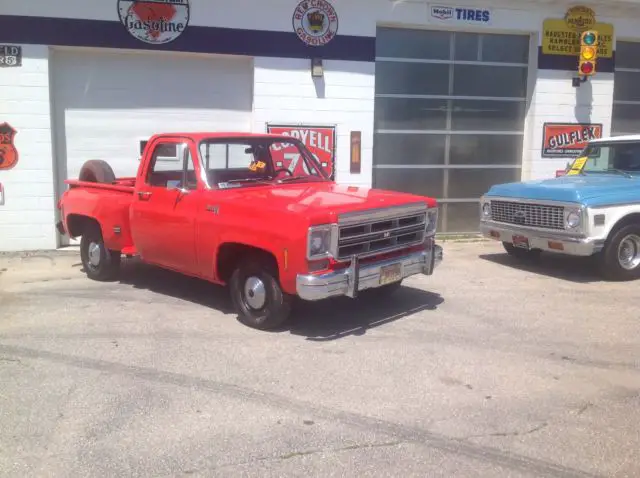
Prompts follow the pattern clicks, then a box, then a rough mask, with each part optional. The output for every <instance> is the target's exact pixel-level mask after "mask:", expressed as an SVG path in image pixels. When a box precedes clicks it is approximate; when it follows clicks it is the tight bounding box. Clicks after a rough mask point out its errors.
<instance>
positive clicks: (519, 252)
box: [502, 242, 542, 259]
mask: <svg viewBox="0 0 640 478" xmlns="http://www.w3.org/2000/svg"><path fill="white" fill-rule="evenodd" d="M502 246H503V247H504V250H505V251H507V253H508V254H509V255H510V256H513V257H517V258H518V259H537V258H538V257H540V254H541V253H542V251H541V250H540V249H521V248H519V247H516V246H514V245H513V244H511V243H510V242H503V243H502Z"/></svg>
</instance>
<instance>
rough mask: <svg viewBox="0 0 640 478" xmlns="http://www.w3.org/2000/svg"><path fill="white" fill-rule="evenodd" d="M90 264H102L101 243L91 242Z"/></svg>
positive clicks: (94, 265) (96, 265)
mask: <svg viewBox="0 0 640 478" xmlns="http://www.w3.org/2000/svg"><path fill="white" fill-rule="evenodd" d="M89 264H91V265H92V266H93V267H98V266H99V265H100V245H99V244H96V243H95V242H92V243H91V244H89Z"/></svg>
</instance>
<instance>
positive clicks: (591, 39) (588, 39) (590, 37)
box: [582, 32, 596, 45]
mask: <svg viewBox="0 0 640 478" xmlns="http://www.w3.org/2000/svg"><path fill="white" fill-rule="evenodd" d="M582 41H584V43H585V44H586V45H593V44H594V43H595V42H596V35H595V34H594V33H593V32H589V33H586V34H585V35H584V37H583V38H582Z"/></svg>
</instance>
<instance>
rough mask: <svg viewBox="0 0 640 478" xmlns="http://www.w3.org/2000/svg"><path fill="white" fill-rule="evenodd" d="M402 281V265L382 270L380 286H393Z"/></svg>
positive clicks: (384, 267) (389, 266)
mask: <svg viewBox="0 0 640 478" xmlns="http://www.w3.org/2000/svg"><path fill="white" fill-rule="evenodd" d="M400 279H402V264H401V263H397V264H391V265H388V266H383V267H381V268H380V285H385V284H391V283H392V282H398V281H399V280H400Z"/></svg>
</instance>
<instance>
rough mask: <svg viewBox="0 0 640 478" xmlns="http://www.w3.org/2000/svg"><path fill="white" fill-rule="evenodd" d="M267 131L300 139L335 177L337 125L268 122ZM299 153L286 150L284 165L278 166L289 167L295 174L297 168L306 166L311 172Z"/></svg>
mask: <svg viewBox="0 0 640 478" xmlns="http://www.w3.org/2000/svg"><path fill="white" fill-rule="evenodd" d="M267 132H268V133H273V134H281V135H285V136H291V137H294V138H296V139H299V140H300V141H302V142H303V143H304V145H305V146H306V147H307V149H309V151H311V153H312V154H313V156H314V157H315V158H316V159H317V160H318V162H319V163H320V165H321V166H322V168H323V169H324V171H325V172H326V173H327V175H328V176H329V177H330V178H331V179H334V178H335V147H336V128H335V126H309V125H282V124H281V125H272V124H267ZM300 159H301V158H300V155H299V154H297V153H291V152H290V153H287V152H284V153H283V156H282V163H283V164H282V165H281V166H280V165H278V167H283V168H288V169H289V171H291V172H292V173H293V174H295V173H296V168H298V167H302V168H304V172H305V173H307V174H309V171H307V166H306V163H305V162H304V161H300Z"/></svg>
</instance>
